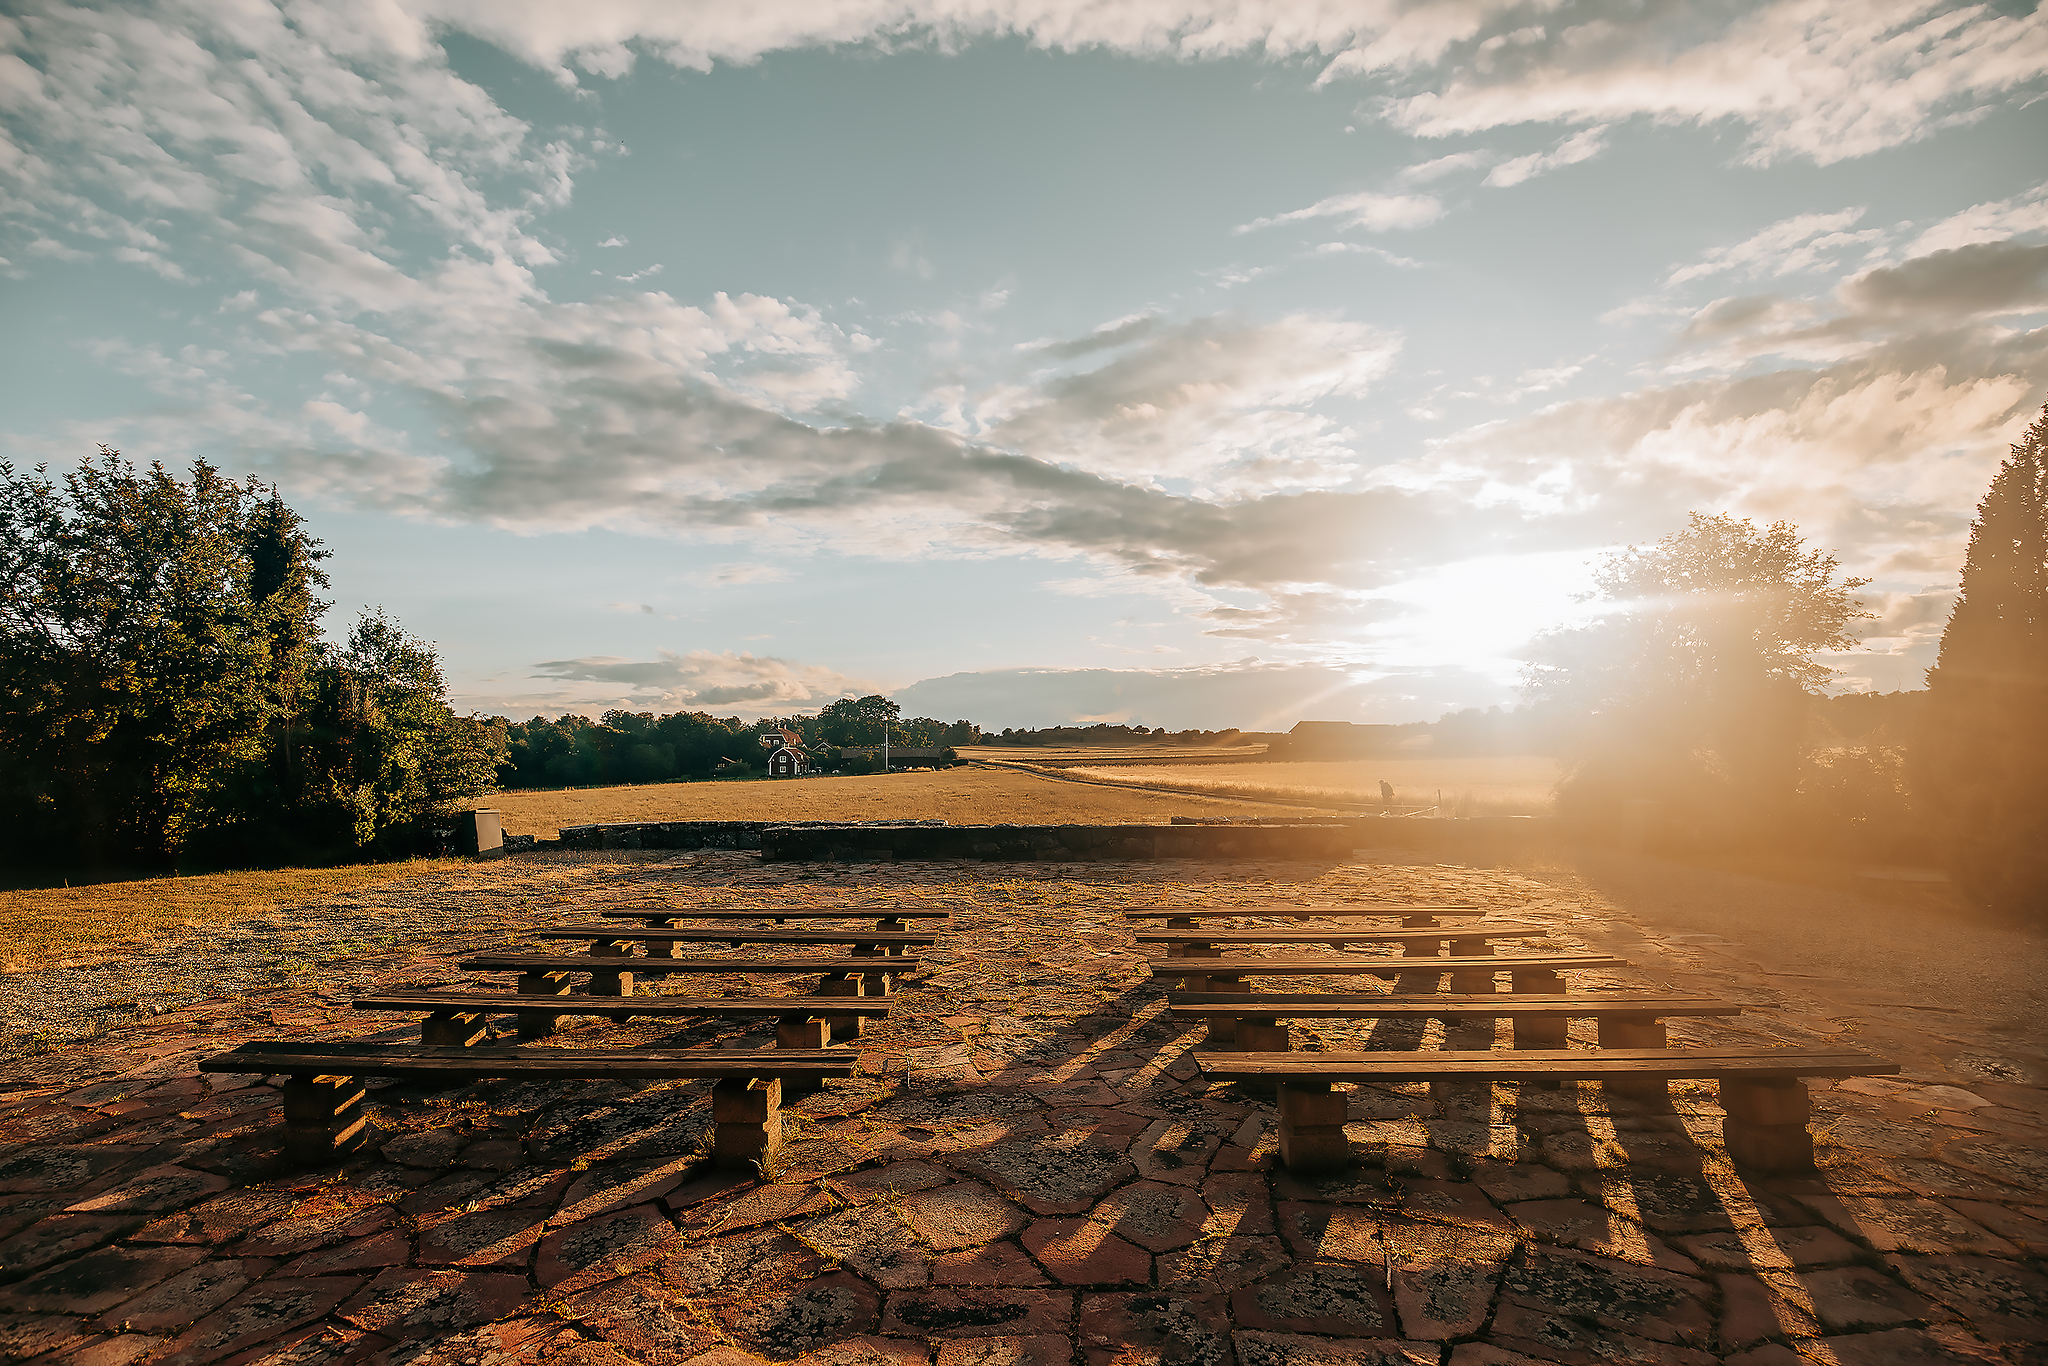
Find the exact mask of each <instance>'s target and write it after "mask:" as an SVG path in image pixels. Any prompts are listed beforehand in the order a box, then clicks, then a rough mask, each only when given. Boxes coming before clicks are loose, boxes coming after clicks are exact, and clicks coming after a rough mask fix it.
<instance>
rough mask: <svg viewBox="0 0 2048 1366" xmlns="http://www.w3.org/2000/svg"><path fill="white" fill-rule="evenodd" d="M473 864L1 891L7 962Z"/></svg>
mask: <svg viewBox="0 0 2048 1366" xmlns="http://www.w3.org/2000/svg"><path fill="white" fill-rule="evenodd" d="M469 862H470V861H469V860H468V859H409V860H407V861H405V862H402V863H359V864H350V865H348V866H346V867H342V868H277V869H263V870H258V871H255V872H243V873H200V874H197V875H195V876H192V877H150V878H134V879H130V880H127V881H117V882H94V883H87V884H82V885H80V886H76V887H36V888H23V889H19V890H11V891H0V935H4V936H5V940H4V942H5V945H6V947H5V949H4V951H0V961H4V962H5V963H6V964H7V966H9V967H10V968H11V967H16V966H18V965H20V964H22V963H25V962H26V963H41V962H46V961H48V960H50V959H53V958H61V957H64V956H65V955H67V954H69V953H72V952H76V951H78V950H80V949H84V948H88V947H91V948H97V947H101V946H104V945H107V944H119V943H135V942H139V941H143V940H148V939H152V938H154V937H156V936H157V935H159V934H162V933H164V932H165V931H167V930H175V929H182V928H185V927H187V926H192V925H212V924H225V923H228V922H231V921H237V920H251V919H255V918H257V917H259V916H267V915H269V914H270V913H271V912H272V911H275V910H276V909H277V908H278V907H280V906H287V905H290V904H292V903H293V902H299V901H313V900H318V899H320V898H322V897H329V896H336V895H339V894H341V893H344V892H353V891H358V890H360V889H362V888H364V887H373V886H376V885H377V884H379V883H384V882H396V881H397V880H398V879H400V878H407V877H415V876H417V875H419V874H421V873H435V872H447V871H449V870H451V869H455V868H462V867H467V866H468V865H469Z"/></svg>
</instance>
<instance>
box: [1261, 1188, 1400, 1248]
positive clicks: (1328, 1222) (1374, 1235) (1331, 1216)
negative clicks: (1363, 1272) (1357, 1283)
mask: <svg viewBox="0 0 2048 1366" xmlns="http://www.w3.org/2000/svg"><path fill="white" fill-rule="evenodd" d="M1380 1217H1381V1216H1380V1215H1379V1213H1378V1211H1376V1210H1372V1209H1369V1208H1366V1207H1363V1206H1359V1205H1320V1204H1313V1205H1312V1204H1306V1203H1303V1202H1301V1201H1297V1200H1283V1201H1281V1202H1280V1203H1279V1204H1278V1205H1277V1206H1275V1208H1274V1221H1275V1225H1276V1227H1278V1228H1279V1230H1280V1236H1281V1237H1282V1238H1285V1239H1286V1240H1287V1246H1288V1248H1289V1249H1290V1250H1291V1251H1292V1252H1293V1253H1294V1255H1295V1256H1296V1257H1298V1258H1302V1259H1304V1260H1309V1261H1314V1260H1325V1261H1353V1262H1365V1261H1371V1262H1379V1261H1384V1260H1385V1258H1384V1256H1383V1254H1382V1252H1381V1248H1380Z"/></svg>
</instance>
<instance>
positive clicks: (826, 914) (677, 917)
mask: <svg viewBox="0 0 2048 1366" xmlns="http://www.w3.org/2000/svg"><path fill="white" fill-rule="evenodd" d="M598 914H600V915H604V916H609V917H611V918H613V919H616V920H645V921H647V922H648V923H649V924H653V925H674V924H676V923H678V922H679V921H684V920H709V921H714V922H723V921H728V920H772V921H774V922H775V923H776V924H778V925H780V924H783V923H785V922H787V921H791V920H872V921H874V922H875V928H876V929H878V930H904V929H908V928H910V926H909V924H908V922H909V921H912V920H950V919H951V918H952V916H953V913H952V912H951V911H898V910H889V909H878V908H873V907H870V908H868V909H866V910H857V909H841V910H836V911H787V910H782V909H780V908H776V907H764V908H763V909H760V910H752V911H749V910H724V911H682V910H675V909H673V908H663V909H655V910H623V911H600V912H599V913H598Z"/></svg>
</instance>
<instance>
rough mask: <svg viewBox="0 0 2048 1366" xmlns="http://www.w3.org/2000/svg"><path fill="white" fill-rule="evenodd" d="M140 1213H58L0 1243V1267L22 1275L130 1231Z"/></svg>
mask: <svg viewBox="0 0 2048 1366" xmlns="http://www.w3.org/2000/svg"><path fill="white" fill-rule="evenodd" d="M141 1223H142V1216H141V1215H139V1214H57V1215H52V1216H51V1217H50V1218H47V1219H43V1220H39V1221H38V1222H36V1223H33V1224H31V1225H29V1226H28V1227H27V1228H25V1229H23V1230H22V1231H21V1232H19V1233H17V1234H15V1235H14V1236H13V1237H12V1238H9V1239H7V1240H6V1241H5V1242H0V1268H5V1270H6V1272H7V1274H9V1275H21V1274H24V1273H26V1272H29V1271H33V1270H35V1269H36V1268H37V1267H42V1266H48V1265H49V1264H50V1263H52V1262H58V1261H62V1260H63V1259H64V1258H66V1257H70V1256H74V1255H76V1254H77V1253H80V1252H84V1251H86V1250H87V1249H89V1248H95V1247H98V1246H99V1245H100V1244H102V1243H111V1242H113V1241H114V1240H115V1239H116V1238H119V1237H121V1236H122V1235H123V1234H127V1233H131V1232H133V1231H134V1230H135V1229H136V1228H137V1227H138V1226H139V1225H140V1224H141Z"/></svg>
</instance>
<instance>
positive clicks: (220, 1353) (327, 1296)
mask: <svg viewBox="0 0 2048 1366" xmlns="http://www.w3.org/2000/svg"><path fill="white" fill-rule="evenodd" d="M362 1286H363V1280H362V1278H361V1277H359V1276H306V1277H290V1276H280V1277H273V1278H271V1279H269V1280H263V1281H258V1282H257V1283H256V1284H255V1285H252V1286H251V1287H249V1288H248V1289H247V1290H244V1291H243V1292H242V1293H241V1294H239V1295H237V1296H235V1297H234V1298H233V1299H231V1300H229V1301H228V1302H227V1303H226V1304H224V1305H222V1306H221V1307H220V1308H218V1309H216V1310H214V1311H213V1312H212V1313H210V1314H208V1315H207V1316H206V1317H204V1318H202V1319H200V1320H199V1321H198V1322H197V1323H195V1324H193V1325H192V1326H191V1327H190V1328H188V1329H186V1330H185V1331H184V1332H183V1333H182V1334H180V1335H179V1336H177V1337H176V1338H173V1339H172V1340H171V1342H170V1344H169V1345H168V1346H167V1347H166V1348H165V1349H164V1354H163V1355H162V1356H161V1357H159V1358H157V1361H158V1362H160V1363H161V1366H206V1363H210V1362H215V1361H220V1360H221V1359H223V1358H226V1357H232V1356H233V1355H234V1354H236V1353H237V1352H244V1351H247V1350H249V1349H250V1348H252V1347H257V1346H261V1345H263V1344H265V1343H273V1342H275V1341H276V1340H277V1339H278V1338H280V1337H281V1336H282V1335H284V1334H286V1333H288V1332H290V1331H291V1330H292V1329H295V1328H300V1327H303V1326H305V1325H307V1324H310V1323H314V1322H316V1321H318V1320H319V1319H322V1318H325V1317H326V1316H327V1315H328V1314H330V1313H332V1312H334V1310H335V1309H336V1307H337V1306H339V1305H340V1304H341V1303H342V1301H344V1300H346V1299H348V1298H349V1297H350V1296H351V1295H354V1294H356V1293H357V1291H359V1290H360V1289H361V1288H362Z"/></svg>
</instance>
